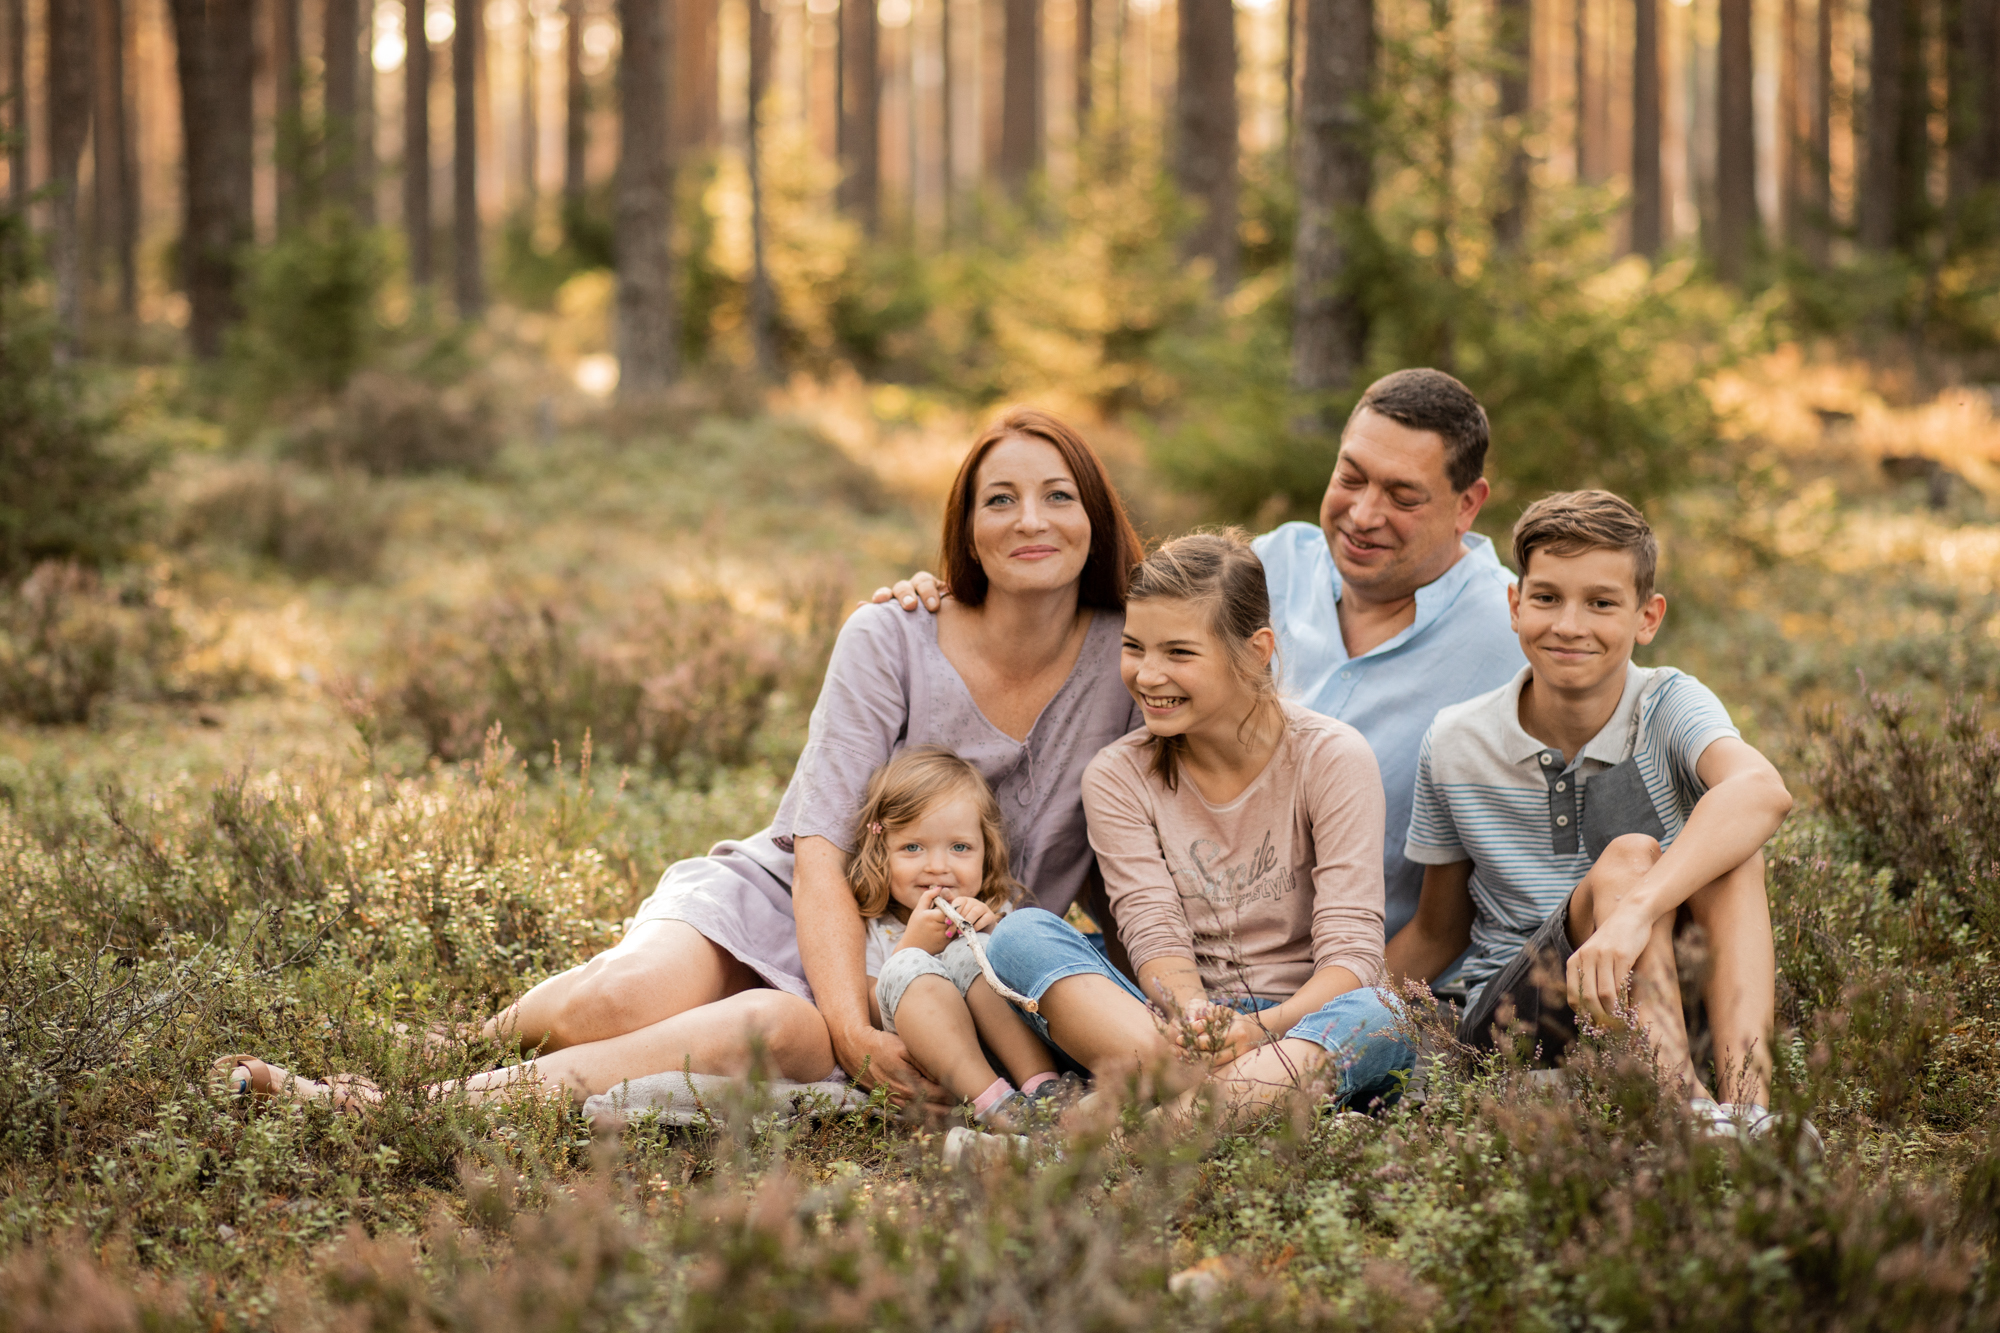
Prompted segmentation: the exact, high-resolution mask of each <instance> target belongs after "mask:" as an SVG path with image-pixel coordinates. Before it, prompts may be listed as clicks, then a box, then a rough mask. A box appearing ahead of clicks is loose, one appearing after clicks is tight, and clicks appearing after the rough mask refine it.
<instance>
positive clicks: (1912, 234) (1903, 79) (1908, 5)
mask: <svg viewBox="0 0 2000 1333" xmlns="http://www.w3.org/2000/svg"><path fill="white" fill-rule="evenodd" d="M1902 16H1903V34H1902V41H1901V43H1900V45H1899V48H1898V53H1899V54H1900V55H1901V57H1902V60H1901V63H1900V65H1899V67H1898V82H1899V84H1900V86H1899V87H1898V88H1897V90H1896V222H1895V244H1896V247H1897V248H1898V249H1900V250H1902V251H1904V252H1905V253H1912V254H1913V253H1915V252H1916V251H1917V249H1918V247H1919V246H1920V245H1921V244H1922V241H1923V237H1924V234H1925V233H1926V232H1927V231H1929V230H1930V226H1931V211H1932V210H1931V198H1930V184H1929V177H1930V163H1931V129H1930V117H1931V84H1930V62H1929V60H1928V59H1927V58H1926V53H1925V50H1924V47H1925V45H1926V43H1925V40H1924V38H1925V35H1926V34H1925V32H1924V6H1923V5H1922V4H1921V3H1919V0H1904V3H1903V5H1902Z"/></svg>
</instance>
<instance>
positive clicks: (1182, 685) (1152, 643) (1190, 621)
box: [1119, 597, 1276, 736]
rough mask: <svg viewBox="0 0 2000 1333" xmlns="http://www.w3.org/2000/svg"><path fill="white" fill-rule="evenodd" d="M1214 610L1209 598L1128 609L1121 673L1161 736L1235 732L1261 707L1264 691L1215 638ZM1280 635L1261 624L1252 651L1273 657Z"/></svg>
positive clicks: (1151, 601) (1264, 658)
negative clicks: (1259, 700)
mask: <svg viewBox="0 0 2000 1333" xmlns="http://www.w3.org/2000/svg"><path fill="white" fill-rule="evenodd" d="M1213 619H1214V614H1213V607H1211V606H1210V605H1208V604H1206V603H1202V602H1184V601H1177V600H1174V599H1172V598H1166V597H1159V598H1148V599H1146V600H1143V601H1135V602H1131V603H1129V604H1128V605H1127V606H1126V608H1125V642H1124V649H1123V652H1122V653H1121V655H1120V657H1119V674H1120V675H1121V676H1122V677H1123V678H1124V680H1125V688H1126V689H1128V690H1130V691H1131V692H1132V697H1133V698H1134V699H1136V700H1138V702H1139V707H1140V709H1141V710H1142V711H1143V713H1144V715H1145V719H1146V730H1148V731H1150V732H1152V733H1153V734H1154V735H1155V736H1185V735H1188V734H1190V733H1196V732H1205V731H1215V732H1216V733H1217V734H1218V735H1233V734H1235V731H1236V729H1237V728H1238V727H1240V726H1241V725H1242V722H1243V718H1244V716H1245V714H1246V713H1248V711H1249V710H1250V709H1251V708H1254V707H1255V706H1256V704H1257V697H1258V696H1257V693H1256V690H1255V689H1254V688H1253V687H1252V686H1251V685H1250V684H1248V683H1246V682H1245V680H1244V678H1243V673H1242V670H1241V669H1240V668H1239V667H1238V666H1237V664H1236V663H1235V662H1233V661H1232V660H1231V659H1230V654H1229V649H1228V646H1227V645H1225V644H1224V643H1223V642H1222V641H1221V640H1220V639H1218V638H1217V637H1216V636H1215V630H1214V627H1213V625H1212V624H1211V622H1212V620H1213ZM1275 646H1276V636H1275V635H1273V634H1272V633H1271V631H1270V630H1269V629H1260V630H1258V631H1257V633H1256V634H1255V635H1253V636H1252V637H1251V640H1250V652H1251V654H1252V655H1253V657H1254V658H1255V659H1256V660H1257V661H1258V662H1259V664H1260V665H1261V664H1262V663H1263V662H1268V661H1269V660H1270V657H1271V652H1272V650H1273V648H1274V647H1275Z"/></svg>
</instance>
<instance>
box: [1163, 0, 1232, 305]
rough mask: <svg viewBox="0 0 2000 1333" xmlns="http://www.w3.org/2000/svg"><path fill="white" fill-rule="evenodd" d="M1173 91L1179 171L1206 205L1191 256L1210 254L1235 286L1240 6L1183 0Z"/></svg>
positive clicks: (1222, 290)
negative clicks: (1237, 10)
mask: <svg viewBox="0 0 2000 1333" xmlns="http://www.w3.org/2000/svg"><path fill="white" fill-rule="evenodd" d="M1179 17H1180V22H1179V24H1178V25H1177V29H1176V31H1177V36H1176V41H1177V43H1178V46H1179V56H1180V60H1179V66H1178V77H1177V79H1176V81H1175V93H1174V131H1175V133H1174V175H1175V177H1176V178H1177V183H1178V184H1179V186H1180V189H1181V193H1182V194H1184V195H1186V196H1187V197H1188V198H1189V199H1191V200H1193V201H1194V202H1195V203H1196V205H1197V206H1198V207H1199V208H1200V210H1201V217H1200V220H1199V221H1198V222H1197V223H1196V224H1195V226H1194V228H1193V230H1192V231H1190V232H1189V233H1188V236H1187V250H1186V253H1187V254H1188V255H1189V257H1190V258H1203V259H1206V260H1208V262H1209V264H1210V266H1211V268H1212V269H1213V271H1214V275H1215V279H1214V280H1215V290H1216V292H1217V293H1218V294H1223V295H1226V294H1227V293H1228V292H1229V291H1230V290H1231V289H1232V288H1234V287H1235V286H1236V267H1237V263H1236V261H1237V236H1236V231H1237V228H1236V192H1237V164H1236V153H1237V138H1238V134H1239V126H1238V116H1237V110H1236V6H1235V4H1234V2H1233V0H1180V7H1179Z"/></svg>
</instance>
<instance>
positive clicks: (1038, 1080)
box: [1021, 1073, 1056, 1096]
mask: <svg viewBox="0 0 2000 1333" xmlns="http://www.w3.org/2000/svg"><path fill="white" fill-rule="evenodd" d="M1055 1081H1056V1076H1055V1075H1054V1074H1053V1073H1048V1074H1037V1075H1035V1076H1034V1077H1033V1078H1031V1079H1029V1080H1028V1081H1027V1082H1026V1083H1023V1084H1022V1085H1021V1094H1022V1095H1023V1096H1032V1095H1034V1091H1035V1089H1036V1088H1039V1087H1041V1086H1042V1084H1044V1083H1053V1082H1055Z"/></svg>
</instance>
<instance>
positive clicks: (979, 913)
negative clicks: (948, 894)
mask: <svg viewBox="0 0 2000 1333" xmlns="http://www.w3.org/2000/svg"><path fill="white" fill-rule="evenodd" d="M951 905H952V906H953V907H955V908H957V909H958V914H959V915H960V916H962V917H964V918H965V920H966V923H967V924H968V925H970V926H971V927H972V928H973V929H974V930H991V929H993V927H994V926H995V925H996V924H997V923H998V922H999V920H1000V916H999V914H998V913H996V912H995V911H994V910H993V909H992V908H990V907H988V906H987V905H986V904H985V903H982V902H980V901H979V899H977V898H972V897H965V898H953V899H952V900H951Z"/></svg>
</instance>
